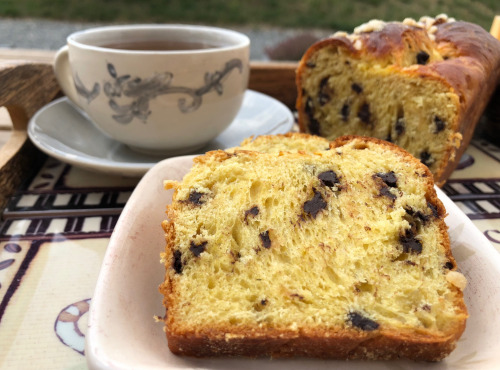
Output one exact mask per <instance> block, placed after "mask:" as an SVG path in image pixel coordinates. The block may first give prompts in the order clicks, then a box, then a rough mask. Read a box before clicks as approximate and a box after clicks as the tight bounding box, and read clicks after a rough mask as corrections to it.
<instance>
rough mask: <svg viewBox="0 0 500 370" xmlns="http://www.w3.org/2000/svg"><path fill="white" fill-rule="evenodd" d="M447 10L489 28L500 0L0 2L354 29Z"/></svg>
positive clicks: (13, 10) (60, 13) (58, 11)
mask: <svg viewBox="0 0 500 370" xmlns="http://www.w3.org/2000/svg"><path fill="white" fill-rule="evenodd" d="M440 13H446V14H448V15H449V16H451V17H454V18H456V19H460V20H466V21H470V22H474V23H477V24H479V25H481V26H482V27H484V28H485V29H487V30H489V28H490V26H491V22H492V19H493V17H494V15H495V14H500V0H478V1H472V0H418V1H409V2H407V1H402V0H330V1H328V0H250V1H237V0H205V1H203V0H199V1H196V0H51V1H48V0H0V17H4V18H5V17H7V18H43V19H52V20H64V21H79V22H81V21H84V22H132V23H141V22H154V23H162V22H184V23H187V22H189V23H199V24H211V25H220V26H230V25H245V26H249V25H250V26H259V27H261V26H275V27H286V28H304V29H305V28H309V29H310V28H316V29H333V30H346V31H351V30H352V29H353V28H354V27H355V26H357V25H359V24H361V23H364V22H366V21H368V20H370V19H374V18H377V19H382V20H386V21H390V20H403V19H404V18H406V17H412V18H417V19H418V18H420V17H421V16H422V15H432V16H435V15H437V14H440Z"/></svg>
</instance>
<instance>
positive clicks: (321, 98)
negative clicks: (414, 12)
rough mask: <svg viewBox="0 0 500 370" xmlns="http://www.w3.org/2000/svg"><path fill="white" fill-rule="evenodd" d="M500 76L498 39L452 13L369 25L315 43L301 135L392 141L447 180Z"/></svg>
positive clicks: (305, 80) (304, 64) (301, 106)
mask: <svg viewBox="0 0 500 370" xmlns="http://www.w3.org/2000/svg"><path fill="white" fill-rule="evenodd" d="M499 80H500V41H498V40H496V39H495V38H493V37H492V36H491V35H490V34H488V33H487V32H486V31H485V30H483V29H482V28H481V27H479V26H477V25H474V24H471V23H466V22H459V21H454V20H453V19H449V18H447V17H446V16H445V15H441V16H438V17H436V18H430V17H423V18H422V19H421V20H420V21H419V22H416V21H415V20H412V19H406V20H405V21H404V22H389V23H385V22H382V21H371V22H369V23H367V24H365V25H362V26H360V27H358V28H357V29H355V31H354V33H353V34H347V33H345V32H338V33H336V34H334V35H333V36H332V37H330V38H327V39H325V40H321V41H319V42H317V43H316V44H314V45H312V46H311V47H310V48H309V50H307V52H306V53H305V54H304V56H303V58H302V60H301V62H300V64H299V67H298V70H297V78H296V84H297V91H298V98H297V110H298V116H299V125H300V129H301V131H302V132H308V133H312V134H316V135H320V136H324V137H325V138H327V139H329V140H334V139H335V138H337V137H339V136H342V135H351V134H355V135H363V136H373V137H376V138H379V139H383V140H387V141H391V142H393V143H395V144H397V145H399V146H401V147H403V148H404V149H406V150H407V151H409V152H410V153H411V154H413V155H414V156H415V157H416V158H419V159H420V160H421V161H422V162H423V163H424V164H425V165H427V166H428V167H429V169H430V170H431V172H432V173H433V175H434V177H435V181H436V184H437V185H439V186H441V185H443V184H444V182H445V181H446V179H447V178H448V177H449V176H450V174H451V172H452V171H453V169H454V168H455V167H456V165H457V164H458V161H459V159H460V156H461V155H462V153H463V152H464V151H465V149H466V147H467V145H468V144H469V141H470V139H471V138H472V134H473V131H474V128H475V126H476V124H477V122H478V121H479V118H480V116H481V114H482V112H483V111H484V109H485V107H486V104H487V103H488V101H489V98H490V97H491V95H492V94H493V91H494V89H495V87H496V86H497V84H498V82H499Z"/></svg>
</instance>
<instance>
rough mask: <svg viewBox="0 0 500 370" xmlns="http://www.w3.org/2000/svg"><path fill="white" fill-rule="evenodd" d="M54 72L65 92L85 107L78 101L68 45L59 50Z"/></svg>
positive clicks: (72, 99) (76, 102)
mask: <svg viewBox="0 0 500 370" xmlns="http://www.w3.org/2000/svg"><path fill="white" fill-rule="evenodd" d="M54 73H55V75H56V79H57V82H59V86H60V87H61V89H62V91H63V92H64V94H65V95H66V96H67V97H68V98H69V100H71V101H72V102H73V103H74V104H76V105H77V106H78V107H79V108H81V109H83V108H82V106H81V105H80V103H79V102H78V93H77V92H76V87H75V83H74V81H73V74H72V71H71V67H70V65H69V54H68V45H65V46H63V47H62V48H60V49H59V50H58V51H57V53H56V56H55V60H54Z"/></svg>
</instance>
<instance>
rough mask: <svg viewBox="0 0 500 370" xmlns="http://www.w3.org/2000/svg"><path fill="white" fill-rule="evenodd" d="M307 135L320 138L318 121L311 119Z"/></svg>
mask: <svg viewBox="0 0 500 370" xmlns="http://www.w3.org/2000/svg"><path fill="white" fill-rule="evenodd" d="M308 127H309V133H311V134H313V135H317V136H321V133H320V131H319V122H318V120H316V119H314V118H311V119H310V121H309V126H308Z"/></svg>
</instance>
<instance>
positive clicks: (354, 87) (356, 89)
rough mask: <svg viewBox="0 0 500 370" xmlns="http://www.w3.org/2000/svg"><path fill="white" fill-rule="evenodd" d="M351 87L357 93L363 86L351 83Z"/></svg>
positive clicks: (361, 90)
mask: <svg viewBox="0 0 500 370" xmlns="http://www.w3.org/2000/svg"><path fill="white" fill-rule="evenodd" d="M351 89H352V90H353V91H354V92H355V93H356V94H359V93H361V92H363V88H362V87H361V85H358V84H357V83H353V84H352V85H351Z"/></svg>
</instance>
